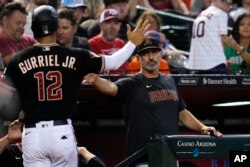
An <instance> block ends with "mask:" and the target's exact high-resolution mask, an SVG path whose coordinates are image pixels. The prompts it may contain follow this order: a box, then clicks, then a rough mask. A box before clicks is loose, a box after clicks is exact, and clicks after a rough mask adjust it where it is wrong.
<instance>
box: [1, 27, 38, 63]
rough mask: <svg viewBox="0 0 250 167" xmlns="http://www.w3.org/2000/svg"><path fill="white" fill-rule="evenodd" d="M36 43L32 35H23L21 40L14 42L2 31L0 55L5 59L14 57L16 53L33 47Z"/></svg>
mask: <svg viewBox="0 0 250 167" xmlns="http://www.w3.org/2000/svg"><path fill="white" fill-rule="evenodd" d="M35 43H36V40H35V39H34V38H33V37H31V36H30V35H25V34H24V35H23V37H22V39H21V40H18V41H14V40H12V39H10V38H9V37H8V36H6V35H5V34H4V33H3V32H2V31H0V44H1V47H0V53H1V54H2V56H3V59H4V58H5V57H7V56H13V55H14V54H15V53H17V52H19V51H21V50H23V49H25V48H27V47H29V46H32V45H34V44H35Z"/></svg>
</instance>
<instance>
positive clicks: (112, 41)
mask: <svg viewBox="0 0 250 167" xmlns="http://www.w3.org/2000/svg"><path fill="white" fill-rule="evenodd" d="M99 25H100V29H101V33H100V34H98V35H96V36H94V37H93V38H90V39H89V40H88V42H89V44H90V46H91V51H93V52H94V53H96V54H101V55H112V54H113V53H114V52H116V51H118V50H119V49H121V48H122V47H123V46H124V45H125V42H124V41H123V40H122V39H120V38H118V37H117V35H118V33H119V30H120V26H121V21H120V19H119V14H118V11H117V10H115V9H105V10H104V11H103V12H102V14H101V17H100V24H99ZM126 66H127V63H124V64H123V65H122V66H121V67H120V68H119V69H118V70H116V71H109V72H108V73H109V74H120V75H121V74H125V70H126Z"/></svg>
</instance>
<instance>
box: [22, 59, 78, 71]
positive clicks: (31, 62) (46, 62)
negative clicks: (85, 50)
mask: <svg viewBox="0 0 250 167" xmlns="http://www.w3.org/2000/svg"><path fill="white" fill-rule="evenodd" d="M75 61H76V59H75V57H70V56H66V59H65V61H63V62H62V63H61V64H60V63H58V56H57V55H43V56H42V55H41V56H36V57H31V58H29V59H26V60H24V61H22V62H20V63H19V64H18V66H19V68H20V70H21V71H22V73H23V74H25V73H27V72H28V71H30V70H32V69H35V68H40V67H59V66H61V67H65V68H70V69H74V64H75Z"/></svg>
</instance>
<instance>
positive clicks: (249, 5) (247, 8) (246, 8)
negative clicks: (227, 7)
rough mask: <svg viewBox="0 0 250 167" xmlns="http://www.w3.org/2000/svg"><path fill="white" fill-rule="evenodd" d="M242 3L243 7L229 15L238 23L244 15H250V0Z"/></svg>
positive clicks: (243, 0)
mask: <svg viewBox="0 0 250 167" xmlns="http://www.w3.org/2000/svg"><path fill="white" fill-rule="evenodd" d="M240 1H241V5H240V6H239V7H238V8H236V9H234V10H232V11H231V12H230V13H229V15H230V16H231V17H232V18H233V20H234V21H236V20H237V18H238V17H239V16H240V15H242V14H244V13H250V0H240Z"/></svg>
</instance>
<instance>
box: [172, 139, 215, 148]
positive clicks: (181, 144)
mask: <svg viewBox="0 0 250 167" xmlns="http://www.w3.org/2000/svg"><path fill="white" fill-rule="evenodd" d="M177 146H178V147H216V142H204V141H202V142H201V141H196V142H193V141H192V142H187V141H185V142H183V141H181V140H178V142H177Z"/></svg>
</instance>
